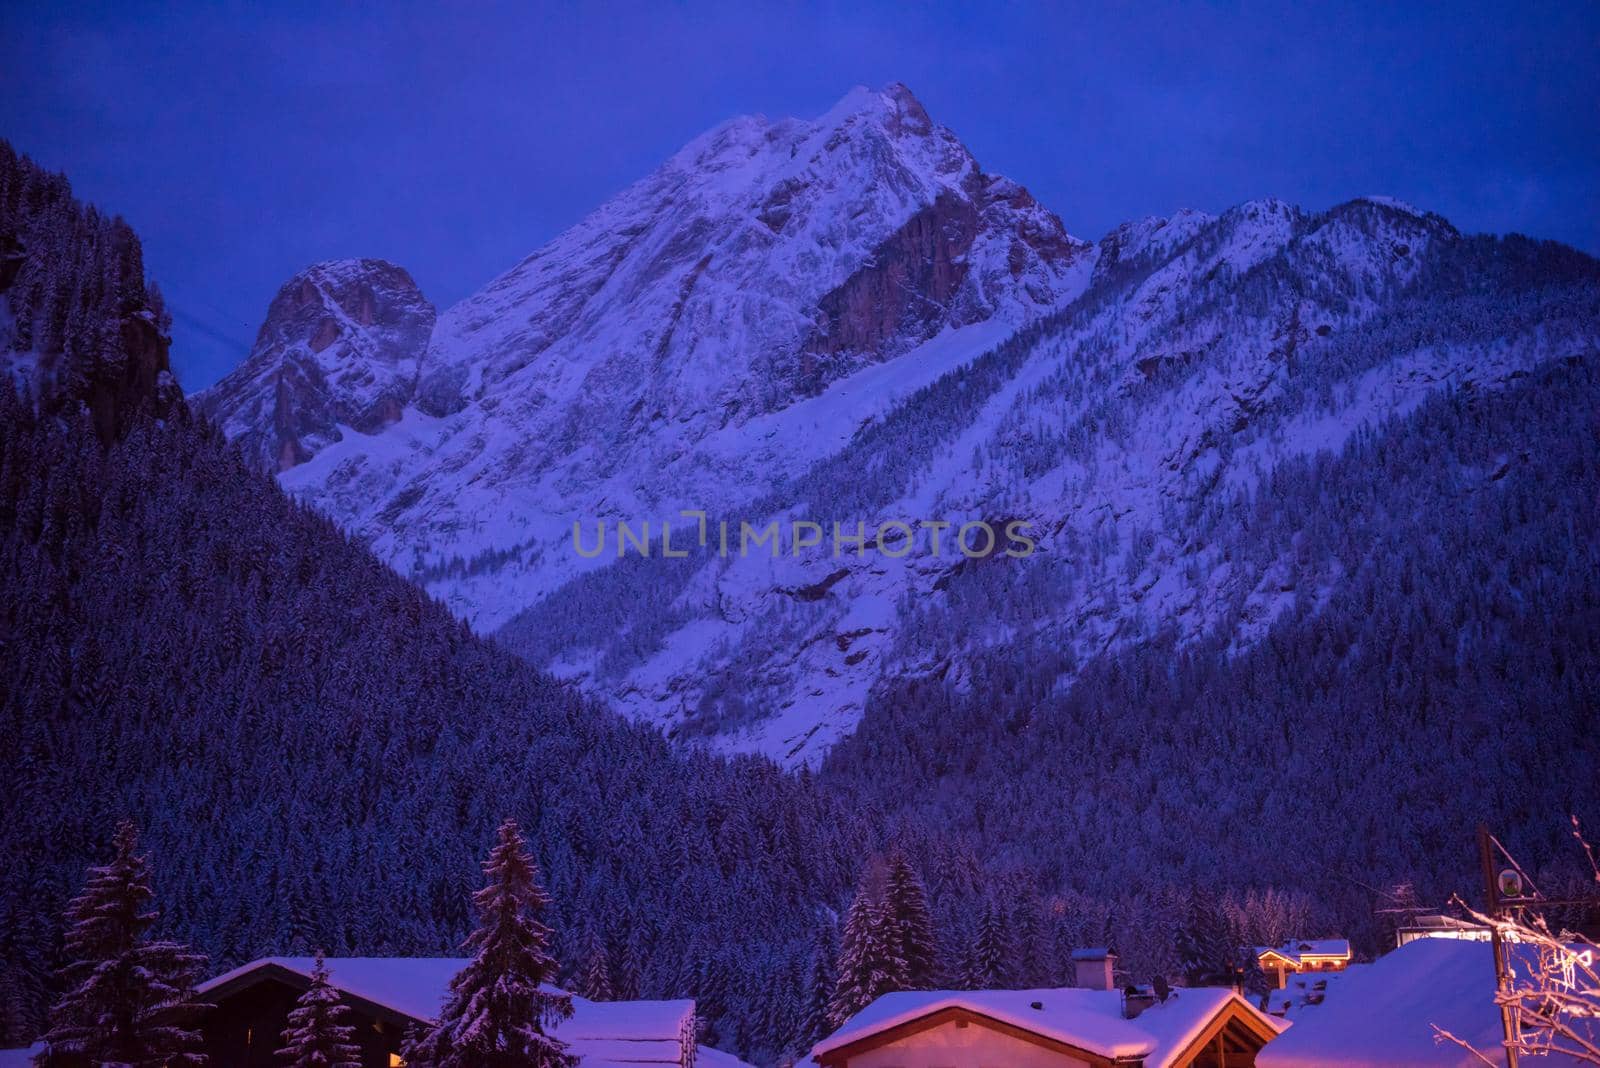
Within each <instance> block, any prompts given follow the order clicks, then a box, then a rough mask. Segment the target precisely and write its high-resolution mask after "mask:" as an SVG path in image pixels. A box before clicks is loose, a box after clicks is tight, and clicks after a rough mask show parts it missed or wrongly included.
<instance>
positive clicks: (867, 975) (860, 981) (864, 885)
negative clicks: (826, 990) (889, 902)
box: [828, 871, 906, 1027]
mask: <svg viewBox="0 0 1600 1068" xmlns="http://www.w3.org/2000/svg"><path fill="white" fill-rule="evenodd" d="M838 971H839V978H838V982H837V983H836V984H835V985H834V991H833V1000H832V1002H831V1003H830V1004H829V1008H828V1016H829V1021H830V1022H831V1023H832V1025H833V1026H834V1027H838V1026H839V1025H840V1024H842V1023H844V1022H845V1021H846V1020H848V1019H849V1018H850V1017H852V1016H854V1015H855V1014H856V1013H858V1012H860V1011H861V1010H862V1009H864V1008H866V1007H867V1006H868V1005H870V1004H872V1002H873V1001H874V1000H875V999H876V998H877V997H878V996H879V995H880V994H886V993H888V992H889V991H891V990H904V989H905V986H906V964H905V961H904V960H903V959H902V958H901V957H900V947H899V945H898V939H897V931H896V929H895V925H894V921H893V919H892V918H891V917H890V915H889V910H888V908H887V907H886V906H885V904H884V902H883V901H882V900H880V898H879V896H878V894H877V893H876V886H875V880H874V879H873V873H872V872H870V871H869V872H868V873H867V875H865V876H864V877H863V878H862V880H861V886H860V887H859V888H858V889H857V890H856V896H855V900H854V901H852V902H851V903H850V912H849V914H848V916H847V917H846V918H845V923H844V937H843V939H842V940H841V943H840V948H839V968H838Z"/></svg>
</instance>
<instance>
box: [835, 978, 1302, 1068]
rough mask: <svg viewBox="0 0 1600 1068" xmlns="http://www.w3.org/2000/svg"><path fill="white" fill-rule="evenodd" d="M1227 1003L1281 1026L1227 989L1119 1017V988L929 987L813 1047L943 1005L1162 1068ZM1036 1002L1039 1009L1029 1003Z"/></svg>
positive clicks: (862, 1016) (1174, 998) (881, 1005)
mask: <svg viewBox="0 0 1600 1068" xmlns="http://www.w3.org/2000/svg"><path fill="white" fill-rule="evenodd" d="M1230 1003H1237V1005H1238V1006H1239V1007H1240V1008H1242V1009H1243V1010H1244V1012H1246V1013H1248V1014H1250V1015H1252V1016H1254V1017H1256V1018H1258V1019H1259V1020H1260V1021H1261V1022H1262V1023H1263V1024H1264V1025H1266V1027H1267V1028H1270V1029H1271V1030H1272V1031H1279V1030H1281V1029H1282V1028H1283V1027H1285V1026H1287V1025H1286V1024H1284V1023H1283V1022H1282V1021H1278V1020H1272V1019H1270V1018H1269V1017H1267V1016H1265V1015H1264V1014H1262V1013H1260V1012H1259V1011H1257V1010H1256V1009H1255V1008H1254V1006H1251V1005H1250V1004H1249V1003H1247V1002H1245V1001H1244V1000H1243V999H1242V998H1240V997H1239V995H1237V994H1235V993H1234V992H1233V991H1231V990H1226V989H1222V988H1214V987H1196V988H1191V989H1182V990H1175V991H1173V992H1172V995H1171V996H1170V997H1169V998H1168V999H1167V1000H1166V1001H1165V1002H1163V1003H1160V1004H1157V1005H1152V1006H1151V1007H1149V1008H1147V1009H1145V1010H1144V1011H1143V1012H1142V1013H1140V1014H1139V1016H1138V1017H1137V1018H1135V1019H1132V1020H1126V1019H1124V1018H1123V1015H1122V993H1121V991H1117V990H1084V989H1080V988H1076V987H1063V988H1055V989H1043V990H930V991H901V992H896V993H892V994H885V995H883V996H882V997H880V998H878V999H877V1000H876V1001H874V1002H873V1003H872V1004H871V1005H868V1006H867V1007H866V1008H864V1009H862V1010H861V1011H860V1012H858V1013H856V1015H854V1016H852V1017H851V1018H850V1019H849V1020H847V1021H846V1022H845V1024H844V1026H843V1027H841V1028H839V1030H837V1031H835V1032H834V1033H833V1034H831V1035H829V1036H828V1037H827V1038H825V1039H823V1040H822V1041H821V1042H819V1043H817V1045H816V1046H815V1047H814V1048H813V1049H812V1051H811V1056H812V1059H813V1060H817V1061H820V1060H821V1059H822V1057H823V1056H824V1055H825V1054H827V1053H830V1052H832V1051H834V1050H838V1049H841V1048H843V1047H845V1046H848V1045H851V1044H852V1043H855V1042H858V1041H860V1040H862V1039H864V1038H869V1037H871V1036H872V1035H875V1034H877V1033H879V1032H881V1031H885V1030H888V1029H890V1028H893V1027H898V1026H900V1025H901V1024H906V1023H911V1022H912V1021H914V1020H919V1019H921V1018H923V1017H926V1016H929V1015H932V1014H934V1013H937V1012H941V1011H943V1010H945V1009H965V1010H967V1011H968V1012H971V1013H975V1014H977V1015H979V1016H985V1017H988V1018H990V1019H992V1020H997V1021H999V1022H1001V1023H1004V1024H1009V1025H1011V1026H1013V1027H1019V1028H1022V1029H1023V1030H1026V1031H1030V1032H1032V1033H1034V1034H1036V1035H1040V1036H1042V1037H1044V1038H1049V1039H1054V1040H1055V1041H1057V1042H1061V1043H1063V1044H1065V1045H1069V1046H1074V1047H1076V1048H1078V1049H1082V1050H1086V1051H1088V1052H1090V1053H1094V1054H1097V1055H1098V1056H1101V1057H1109V1058H1113V1059H1114V1058H1119V1057H1123V1058H1136V1057H1142V1058H1144V1064H1145V1068H1167V1066H1168V1065H1170V1064H1171V1063H1173V1061H1174V1059H1175V1058H1176V1057H1177V1056H1178V1055H1179V1054H1180V1053H1182V1052H1183V1050H1184V1048H1185V1047H1186V1046H1188V1044H1189V1043H1190V1042H1192V1041H1193V1040H1194V1039H1195V1038H1197V1037H1198V1036H1199V1035H1200V1033H1201V1032H1202V1031H1204V1030H1205V1028H1206V1026H1207V1025H1208V1024H1209V1023H1210V1022H1211V1021H1212V1020H1214V1019H1216V1017H1217V1014H1218V1013H1220V1012H1222V1011H1223V1010H1224V1009H1226V1008H1227V1007H1228V1006H1229V1004H1230ZM1035 1005H1038V1006H1039V1007H1038V1008H1035V1007H1034V1006H1035Z"/></svg>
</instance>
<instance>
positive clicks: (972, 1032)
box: [805, 950, 1289, 1068]
mask: <svg viewBox="0 0 1600 1068" xmlns="http://www.w3.org/2000/svg"><path fill="white" fill-rule="evenodd" d="M1100 952H1101V955H1102V956H1101V957H1100V959H1098V960H1090V959H1080V960H1078V961H1076V962H1075V963H1076V965H1077V968H1076V971H1077V978H1078V985H1077V986H1073V987H1059V988H1051V989H1040V990H924V991H900V992H895V993H889V994H884V995H882V996H881V997H879V998H878V999H877V1000H876V1001H874V1002H872V1004H870V1005H868V1006H867V1007H866V1008H864V1009H862V1010H861V1011H860V1012H858V1013H856V1015H855V1016H853V1017H851V1018H850V1019H849V1020H847V1021H845V1023H844V1024H843V1026H841V1027H840V1028H839V1029H838V1030H837V1031H835V1032H834V1033H833V1034H831V1035H829V1036H828V1037H827V1038H824V1039H823V1040H822V1041H821V1042H819V1043H817V1045H816V1046H815V1047H814V1048H813V1049H812V1050H811V1057H810V1059H809V1060H808V1061H806V1062H805V1064H806V1066H807V1068H995V1066H1003V1068H1253V1066H1254V1065H1255V1063H1256V1056H1257V1054H1259V1053H1260V1052H1261V1049H1262V1047H1263V1046H1265V1045H1267V1043H1269V1042H1271V1041H1272V1040H1273V1039H1275V1038H1277V1037H1278V1035H1279V1034H1280V1033H1281V1032H1282V1031H1283V1030H1284V1029H1286V1028H1287V1027H1288V1026H1289V1024H1288V1022H1287V1021H1284V1020H1278V1019H1274V1018H1273V1017H1271V1016H1268V1015H1266V1014H1265V1013H1263V1012H1261V1011H1260V1010H1258V1009H1257V1008H1256V1007H1255V1006H1254V1005H1252V1004H1250V1003H1249V1002H1248V1001H1246V1000H1245V999H1244V998H1242V997H1240V996H1239V994H1238V993H1237V992H1236V991H1234V990H1230V989H1228V988H1226V987H1195V988H1189V989H1183V988H1179V989H1166V988H1163V989H1162V990H1161V992H1160V993H1159V994H1158V993H1155V992H1153V991H1148V990H1140V989H1137V988H1132V987H1130V988H1127V989H1123V990H1119V989H1116V988H1115V986H1114V984H1113V983H1111V982H1110V976H1111V974H1112V969H1111V967H1109V966H1108V964H1107V957H1106V955H1105V951H1103V950H1102V951H1100Z"/></svg>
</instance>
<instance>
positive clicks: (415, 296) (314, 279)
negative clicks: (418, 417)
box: [196, 259, 436, 471]
mask: <svg viewBox="0 0 1600 1068" xmlns="http://www.w3.org/2000/svg"><path fill="white" fill-rule="evenodd" d="M435 318H436V313H435V311H434V308H433V305H432V304H430V303H428V301H427V299H426V298H425V297H423V295H422V293H421V291H420V290H419V289H418V288H417V285H416V283H415V282H414V281H412V279H411V276H410V275H409V274H407V273H406V271H405V270H404V269H403V268H401V267H397V266H395V265H394V264H392V263H388V262H386V261H384V260H371V259H362V260H335V261H331V262H328V263H319V264H316V265H315V266H312V267H308V268H307V269H306V270H304V271H302V272H300V273H299V274H298V275H296V276H295V277H293V278H291V279H290V280H289V281H288V282H286V283H285V284H284V286H283V288H281V289H280V290H278V295H277V296H276V297H274V298H273V300H272V304H271V306H270V307H269V308H268V309H267V318H266V321H265V322H264V323H262V325H261V330H260V332H259V333H258V334H257V335H256V343H255V346H254V347H253V348H252V349H251V351H250V356H249V358H248V359H246V360H245V362H244V363H243V364H241V365H240V366H239V368H238V369H237V370H235V371H234V372H233V373H232V374H230V375H228V377H227V378H225V379H223V381H222V382H220V383H218V384H217V385H216V386H215V387H213V388H211V389H209V390H206V391H205V392H204V393H201V394H200V395H199V396H198V397H197V398H196V402H197V404H198V405H199V407H200V409H201V410H202V411H203V412H205V413H206V414H207V415H211V416H213V417H215V418H217V419H219V420H220V421H221V422H222V425H223V430H224V432H226V433H227V434H228V435H229V436H230V437H232V438H234V439H235V440H236V441H237V442H238V443H239V445H240V447H241V448H242V449H243V450H244V452H245V454H246V455H247V456H248V457H250V459H251V460H252V462H254V463H257V464H259V465H260V466H262V467H264V468H266V469H269V470H274V471H282V470H287V469H288V468H291V467H293V466H295V465H296V464H300V463H304V462H305V461H307V460H309V459H310V458H311V457H313V456H315V455H316V454H317V452H318V451H319V450H320V449H322V448H323V447H325V446H326V445H328V444H329V443H331V442H336V441H339V440H341V439H342V438H343V437H344V428H346V427H348V428H350V429H352V430H355V431H357V432H359V433H362V434H375V433H377V432H378V431H380V430H382V429H383V428H384V427H385V426H387V425H389V424H390V423H394V422H396V421H398V420H399V419H400V417H401V415H402V413H403V412H404V411H405V409H406V406H407V405H409V404H412V403H413V402H414V401H415V400H416V399H417V374H418V368H419V365H420V360H421V357H422V354H423V351H424V350H425V349H426V347H427V344H428V338H429V336H430V335H431V334H432V332H433V325H434V321H435ZM430 407H431V406H430Z"/></svg>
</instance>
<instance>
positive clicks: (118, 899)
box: [37, 821, 206, 1068]
mask: <svg viewBox="0 0 1600 1068" xmlns="http://www.w3.org/2000/svg"><path fill="white" fill-rule="evenodd" d="M114 848H115V853H114V855H113V857H112V860H111V863H110V864H107V865H105V866H104V867H92V868H90V869H89V880H88V884H87V885H86V886H85V887H84V890H83V892H82V893H81V894H79V895H78V896H77V897H76V898H74V899H73V900H72V903H71V904H70V905H68V906H67V913H66V922H67V934H66V946H65V951H66V954H67V957H68V958H69V959H70V960H71V961H72V963H70V964H68V965H67V966H66V967H65V968H64V969H62V972H61V978H62V980H63V981H64V982H65V984H66V986H67V993H66V994H64V995H63V996H62V998H61V1000H60V1001H58V1002H56V1004H55V1007H54V1008H52V1009H51V1011H50V1031H49V1033H48V1034H46V1035H45V1037H44V1045H45V1049H44V1052H43V1053H42V1054H40V1056H39V1058H38V1062H37V1063H39V1064H40V1065H43V1066H47V1068H49V1066H80V1065H84V1064H112V1065H127V1066H130V1068H177V1066H182V1065H200V1064H205V1063H206V1058H205V1055H204V1054H202V1053H200V1052H198V1049H199V1041H200V1040H199V1036H198V1035H197V1034H196V1033H195V1032H193V1031H190V1030H188V1029H187V1028H186V1027H184V1026H183V1022H184V1020H185V1019H186V1018H189V1017H192V1016H193V1015H194V1013H196V1012H197V1011H198V1010H199V1009H200V1008H201V1007H202V1006H200V1005H197V1004H196V1003H195V1001H194V986H195V982H196V980H197V978H198V976H199V974H200V971H201V969H202V968H203V967H204V966H205V957H203V956H201V955H199V954H196V953H192V952H190V951H189V949H188V947H187V946H183V945H180V944H179V943H176V942H161V941H152V940H150V939H148V938H147V937H146V935H147V934H148V933H149V931H150V928H151V927H152V926H153V925H154V924H155V922H156V919H157V917H158V913H157V912H156V911H155V910H154V909H153V908H151V907H150V904H151V901H152V899H153V898H154V896H155V895H154V894H153V893H152V891H151V889H150V876H149V870H148V866H147V864H146V862H145V858H144V857H142V856H140V855H139V854H138V852H137V849H138V834H137V832H136V831H135V830H134V827H133V824H132V823H131V822H128V821H123V822H122V823H121V824H119V825H118V827H117V833H116V837H115V839H114Z"/></svg>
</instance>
